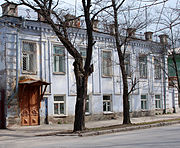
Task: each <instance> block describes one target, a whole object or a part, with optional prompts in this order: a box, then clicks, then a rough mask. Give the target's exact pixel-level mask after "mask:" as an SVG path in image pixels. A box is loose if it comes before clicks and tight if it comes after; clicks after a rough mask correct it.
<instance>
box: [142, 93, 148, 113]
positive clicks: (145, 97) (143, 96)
mask: <svg viewBox="0 0 180 148" xmlns="http://www.w3.org/2000/svg"><path fill="white" fill-rule="evenodd" d="M141 109H143V110H145V109H147V95H141Z"/></svg>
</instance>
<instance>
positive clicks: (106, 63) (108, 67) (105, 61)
mask: <svg viewBox="0 0 180 148" xmlns="http://www.w3.org/2000/svg"><path fill="white" fill-rule="evenodd" d="M102 75H103V76H112V61H111V51H103V52H102Z"/></svg>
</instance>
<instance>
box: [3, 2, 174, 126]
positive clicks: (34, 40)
mask: <svg viewBox="0 0 180 148" xmlns="http://www.w3.org/2000/svg"><path fill="white" fill-rule="evenodd" d="M2 7H3V9H4V10H6V9H10V10H13V11H3V12H4V14H3V16H2V17H1V18H0V90H1V91H4V92H5V95H4V97H3V98H1V99H4V100H5V102H6V115H7V121H8V124H9V125H10V124H14V123H19V124H21V125H37V124H40V123H43V122H53V123H54V122H56V123H67V122H72V121H73V116H74V114H75V102H76V83H75V76H74V72H73V65H72V64H73V61H74V59H73V58H72V57H71V56H70V55H69V54H68V52H67V50H66V49H65V48H64V46H63V44H62V43H61V42H60V41H59V39H58V38H57V36H56V35H55V33H54V32H53V30H52V28H51V27H50V26H49V25H48V24H46V23H44V22H42V21H40V20H27V19H24V18H22V17H18V16H17V14H18V13H17V9H18V8H17V6H12V5H9V4H3V5H2ZM96 29H97V28H96ZM68 32H69V37H70V38H71V39H72V41H75V42H74V45H75V47H76V48H77V49H78V50H79V52H80V53H81V54H82V56H83V57H85V55H86V50H85V48H86V45H87V40H86V30H85V29H83V28H81V26H80V25H79V24H78V26H72V27H71V28H69V30H68ZM93 37H94V40H95V41H96V44H95V45H94V47H93V58H92V63H93V65H94V72H93V73H92V75H91V76H90V77H89V79H88V99H87V100H86V120H101V119H108V118H116V117H117V116H121V114H122V112H123V99H122V92H123V83H122V76H121V70H120V66H119V60H118V54H117V50H116V48H115V39H114V37H113V36H112V35H111V34H110V33H109V32H101V31H98V30H97V31H94V33H93ZM160 38H161V42H154V41H153V40H152V33H151V32H146V33H145V39H139V38H137V37H136V36H131V40H130V41H129V42H128V46H127V51H126V55H127V56H126V59H125V66H126V71H127V74H128V82H129V88H130V87H131V80H132V79H133V78H135V77H136V79H137V81H138V83H137V85H136V90H135V91H133V92H132V93H131V94H130V97H129V103H130V112H131V115H132V116H144V115H154V114H159V113H163V111H165V112H172V111H173V103H172V98H173V97H174V99H175V100H176V99H177V98H176V97H175V96H173V95H172V93H173V92H172V91H169V88H168V79H167V76H166V75H165V72H164V71H166V70H167V52H166V49H164V48H163V47H164V46H163V44H164V43H165V41H166V39H165V38H166V36H164V35H162V36H160ZM174 105H175V107H177V108H178V105H176V104H174Z"/></svg>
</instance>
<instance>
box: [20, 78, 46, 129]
mask: <svg viewBox="0 0 180 148" xmlns="http://www.w3.org/2000/svg"><path fill="white" fill-rule="evenodd" d="M47 85H49V83H47V82H45V81H42V80H36V79H32V78H26V79H23V80H20V81H19V91H18V96H19V107H20V116H21V125H23V126H35V125H39V124H40V115H39V109H40V102H41V100H42V98H43V95H44V93H45V91H46V88H47Z"/></svg>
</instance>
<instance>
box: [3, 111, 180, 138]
mask: <svg viewBox="0 0 180 148" xmlns="http://www.w3.org/2000/svg"><path fill="white" fill-rule="evenodd" d="M172 119H180V113H174V114H166V115H155V116H148V117H139V118H131V122H132V123H135V124H138V123H145V122H154V121H162V120H164V121H168V120H172ZM118 124H122V118H118V119H113V120H104V121H90V122H86V128H99V127H106V126H113V125H118ZM72 130H73V124H52V125H39V126H18V125H16V126H13V127H10V128H8V129H6V130H0V137H1V136H4V135H13V136H27V137H30V136H31V137H32V136H37V135H49V134H51V133H58V132H65V131H66V132H67V131H72ZM0 140H2V139H1V138H0Z"/></svg>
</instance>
